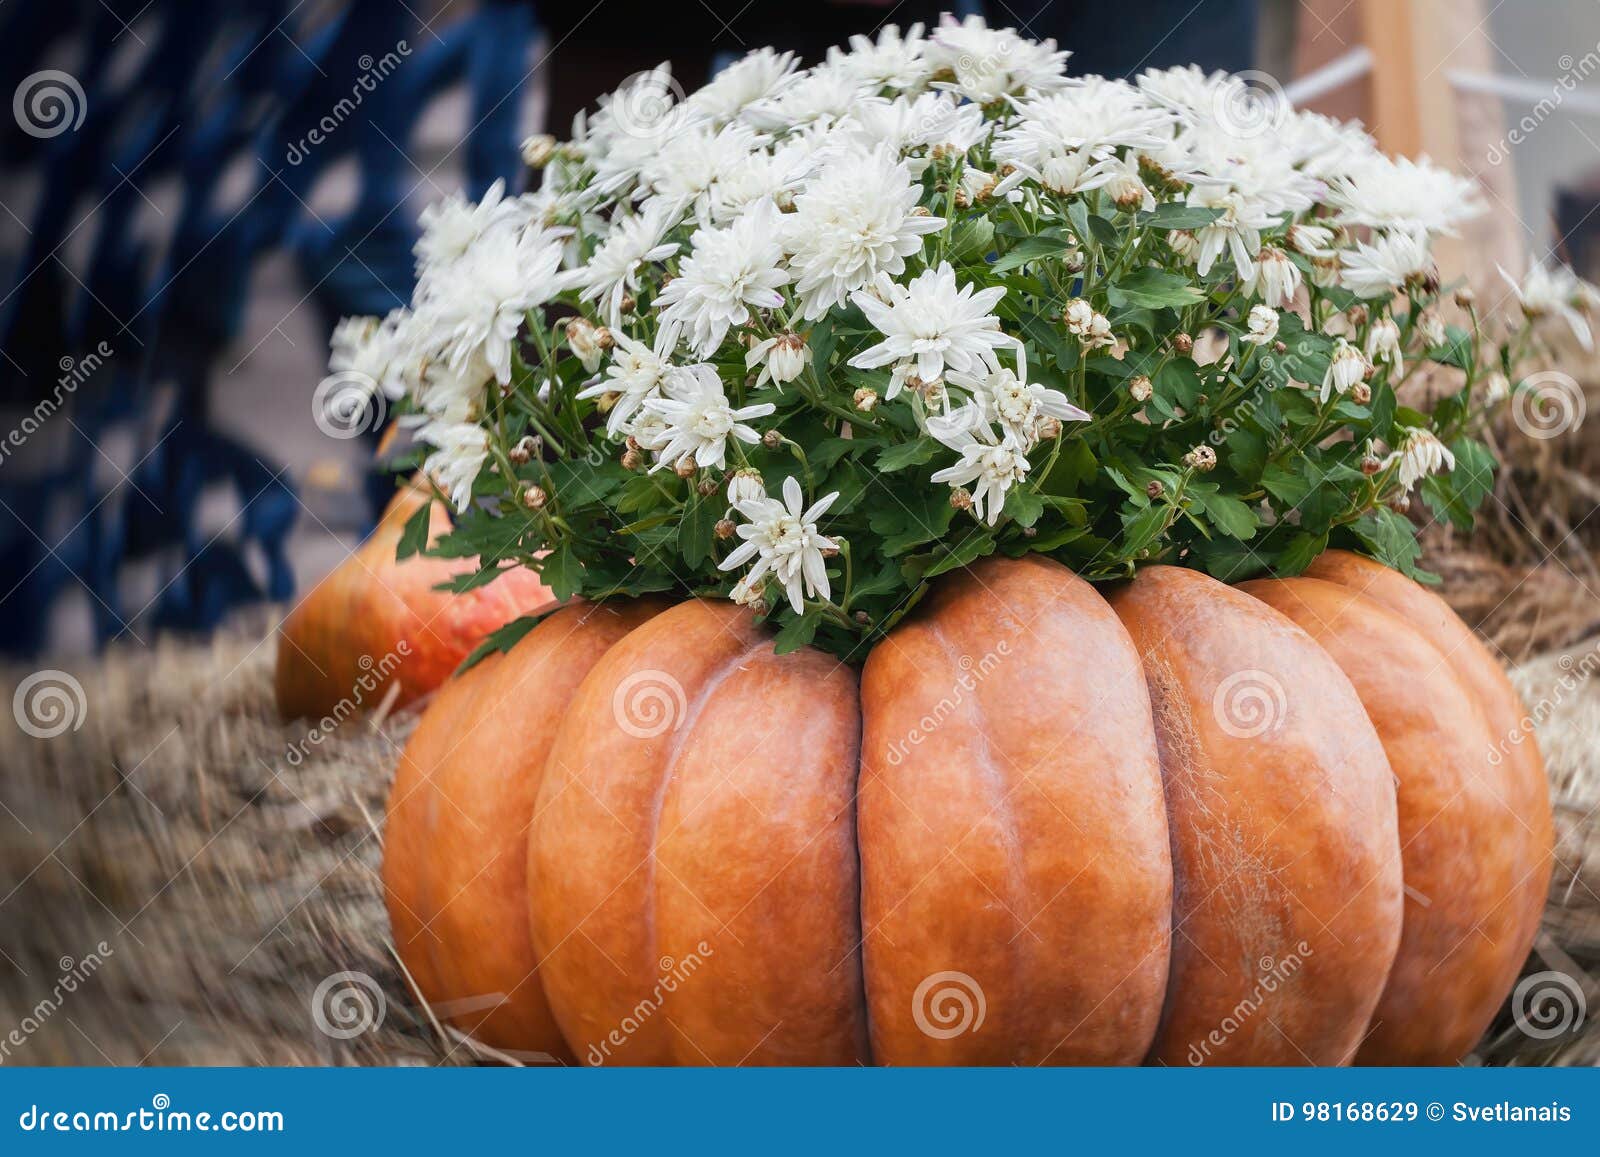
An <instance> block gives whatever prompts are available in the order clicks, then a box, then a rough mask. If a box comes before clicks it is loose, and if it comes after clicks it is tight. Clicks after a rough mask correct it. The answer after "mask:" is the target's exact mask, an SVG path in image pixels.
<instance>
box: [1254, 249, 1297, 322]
mask: <svg viewBox="0 0 1600 1157" xmlns="http://www.w3.org/2000/svg"><path fill="white" fill-rule="evenodd" d="M1240 288H1242V289H1243V290H1244V292H1245V293H1246V294H1247V295H1249V296H1251V297H1255V296H1259V297H1260V298H1261V301H1262V303H1263V304H1264V305H1270V306H1271V307H1272V308H1273V309H1287V308H1288V307H1289V305H1290V304H1291V303H1292V302H1293V301H1294V295H1295V294H1296V293H1298V292H1299V291H1300V267H1299V266H1298V265H1296V264H1295V263H1294V262H1293V261H1291V260H1290V259H1289V255H1288V254H1287V253H1285V252H1284V251H1283V250H1282V249H1279V248H1278V247H1277V246H1275V245H1264V246H1262V248H1261V252H1260V254H1259V255H1258V257H1257V260H1256V265H1255V269H1254V270H1253V271H1251V273H1250V274H1249V276H1247V277H1245V278H1243V279H1242V280H1241V282H1240Z"/></svg>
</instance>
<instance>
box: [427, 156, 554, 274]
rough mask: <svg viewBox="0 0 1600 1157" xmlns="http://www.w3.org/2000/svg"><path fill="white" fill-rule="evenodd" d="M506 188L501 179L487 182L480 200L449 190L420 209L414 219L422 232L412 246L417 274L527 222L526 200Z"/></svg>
mask: <svg viewBox="0 0 1600 1157" xmlns="http://www.w3.org/2000/svg"><path fill="white" fill-rule="evenodd" d="M505 191H506V183H505V181H503V180H500V181H496V182H495V183H494V184H492V185H490V186H489V191H488V192H486V193H485V194H484V195H483V200H481V201H477V202H473V201H469V200H467V199H466V197H464V196H463V195H462V194H460V193H452V194H450V195H449V196H448V197H446V198H445V199H444V200H442V201H438V202H435V203H434V204H432V205H429V206H428V207H427V208H425V209H423V210H422V214H421V216H420V217H418V219H417V223H418V224H419V225H420V226H421V227H422V236H420V237H418V238H417V243H416V245H415V246H414V247H413V250H412V251H413V252H414V253H415V254H416V257H417V276H418V278H420V279H422V280H427V279H428V278H430V277H433V276H434V275H435V274H437V273H438V271H439V270H441V269H443V268H445V267H446V266H448V265H450V264H451V263H452V262H455V261H459V260H460V259H461V258H462V257H464V256H466V253H467V251H468V250H469V249H471V248H472V247H473V246H474V245H476V244H477V243H478V242H479V241H480V240H482V239H484V238H486V237H495V238H498V239H500V240H505V239H508V238H509V237H510V236H511V235H512V234H514V233H515V232H516V231H517V230H518V229H520V228H522V227H523V226H524V225H526V224H527V223H528V221H529V220H530V218H531V217H532V210H531V208H530V206H529V204H528V202H527V201H526V200H525V199H524V198H522V197H507V196H506V195H505Z"/></svg>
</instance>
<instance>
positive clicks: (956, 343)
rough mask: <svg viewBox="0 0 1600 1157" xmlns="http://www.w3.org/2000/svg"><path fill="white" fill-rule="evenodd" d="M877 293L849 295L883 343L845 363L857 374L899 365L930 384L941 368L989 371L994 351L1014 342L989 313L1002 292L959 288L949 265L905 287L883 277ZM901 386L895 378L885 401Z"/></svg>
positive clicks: (999, 289)
mask: <svg viewBox="0 0 1600 1157" xmlns="http://www.w3.org/2000/svg"><path fill="white" fill-rule="evenodd" d="M876 288H877V290H878V293H877V294H872V293H865V292H857V293H855V294H853V295H852V296H851V300H852V301H854V302H855V303H856V305H858V306H860V308H861V312H862V313H864V314H866V315H867V320H868V321H870V322H871V323H872V324H873V326H875V327H876V328H877V330H878V332H879V333H881V334H883V335H884V340H883V341H881V342H879V343H878V344H877V345H875V346H872V347H871V348H870V349H866V350H863V351H862V352H861V353H859V354H857V355H856V356H855V357H853V358H851V359H850V364H851V365H852V366H856V367H857V368H859V369H876V368H877V367H879V366H886V365H889V364H890V363H891V362H894V363H900V364H902V365H904V366H907V367H908V368H910V369H913V370H914V371H915V373H916V375H917V377H919V378H921V379H922V380H923V381H924V382H932V381H934V380H935V379H937V378H939V377H941V376H942V375H943V374H944V371H945V367H946V366H949V367H950V368H951V369H954V370H958V371H961V372H963V373H972V372H977V371H978V370H979V369H980V368H983V367H990V366H993V365H995V364H996V363H995V356H994V351H995V350H996V349H998V348H999V347H1001V346H1004V345H1011V344H1013V343H1014V342H1015V339H1014V338H1010V337H1007V336H1006V335H1005V334H1004V333H1002V332H1001V330H1000V319H999V318H998V317H996V316H995V315H994V313H993V312H992V311H993V309H994V307H995V304H996V303H997V302H999V300H1000V299H1001V298H1002V297H1004V296H1005V293H1006V291H1005V287H1004V286H1001V285H996V286H991V287H989V288H987V289H977V290H975V289H974V288H973V287H972V286H971V285H958V284H957V282H956V275H955V270H953V269H951V268H950V264H949V262H941V263H940V264H939V267H938V268H937V269H926V270H923V272H922V273H920V274H918V275H917V276H916V277H914V278H913V279H912V280H911V281H910V282H908V283H907V284H905V285H899V284H896V283H894V282H891V281H890V280H889V279H888V278H887V277H884V278H882V279H881V280H880V281H879V282H878V284H877V286H876ZM901 384H902V379H901V377H900V376H899V375H897V377H896V379H895V380H892V381H891V382H890V385H889V389H888V392H887V393H885V395H884V396H885V397H886V398H893V397H894V396H895V395H896V394H897V393H899V392H900V387H901Z"/></svg>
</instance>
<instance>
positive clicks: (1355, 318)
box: [1348, 304, 1369, 325]
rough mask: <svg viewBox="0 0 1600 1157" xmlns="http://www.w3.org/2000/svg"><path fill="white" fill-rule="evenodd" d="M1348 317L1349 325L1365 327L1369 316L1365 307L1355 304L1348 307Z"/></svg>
mask: <svg viewBox="0 0 1600 1157" xmlns="http://www.w3.org/2000/svg"><path fill="white" fill-rule="evenodd" d="M1348 316H1349V318H1350V324H1351V325H1366V324H1367V317H1368V316H1369V315H1368V313H1367V307H1366V306H1364V305H1360V304H1357V305H1352V306H1351V307H1350V309H1349V313H1348Z"/></svg>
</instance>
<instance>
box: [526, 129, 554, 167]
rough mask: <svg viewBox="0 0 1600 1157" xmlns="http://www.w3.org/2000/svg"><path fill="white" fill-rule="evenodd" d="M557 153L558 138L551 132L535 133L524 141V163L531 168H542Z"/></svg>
mask: <svg viewBox="0 0 1600 1157" xmlns="http://www.w3.org/2000/svg"><path fill="white" fill-rule="evenodd" d="M555 154H556V139H555V137H553V136H551V135H550V134H549V133H534V134H533V136H531V137H528V138H527V139H526V140H524V141H523V142H522V163H523V164H524V165H527V166H528V168H530V169H542V168H544V167H545V166H546V165H548V164H549V163H550V158H551V157H553V156H555Z"/></svg>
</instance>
